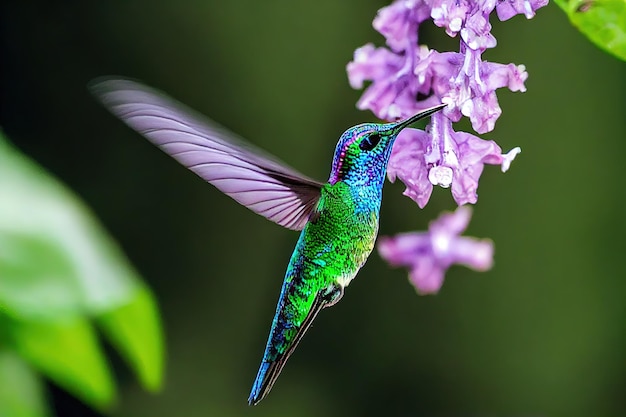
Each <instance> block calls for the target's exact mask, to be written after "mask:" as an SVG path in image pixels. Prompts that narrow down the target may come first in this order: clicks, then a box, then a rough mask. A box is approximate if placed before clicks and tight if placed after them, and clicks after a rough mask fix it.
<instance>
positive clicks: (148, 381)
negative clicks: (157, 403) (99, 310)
mask: <svg viewBox="0 0 626 417" xmlns="http://www.w3.org/2000/svg"><path fill="white" fill-rule="evenodd" d="M98 324H100V326H101V327H102V329H103V331H104V333H105V335H106V336H107V337H108V339H109V340H110V341H111V343H112V344H113V345H114V346H115V347H116V348H117V349H118V350H119V351H120V353H121V354H122V356H124V358H125V359H126V360H127V361H128V363H129V364H130V365H131V366H132V367H133V369H134V370H135V372H136V373H137V376H138V377H139V380H140V381H141V383H142V384H143V386H144V387H145V388H146V389H148V390H151V391H156V390H158V389H159V388H160V387H161V383H162V381H161V380H162V375H163V336H162V334H161V327H160V325H159V315H158V310H157V306H156V303H155V302H154V299H153V298H152V296H151V295H150V293H149V292H148V291H147V289H145V288H141V289H139V290H138V291H137V292H136V293H135V296H134V297H133V299H132V301H131V302H129V303H128V304H126V305H123V306H121V307H118V308H116V309H115V310H112V311H109V312H107V313H104V314H102V315H101V316H100V318H99V319H98Z"/></svg>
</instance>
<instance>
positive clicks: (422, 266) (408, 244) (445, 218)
mask: <svg viewBox="0 0 626 417" xmlns="http://www.w3.org/2000/svg"><path fill="white" fill-rule="evenodd" d="M471 217H472V210H471V209H470V208H469V207H459V208H457V210H456V211H455V212H453V213H444V214H442V215H441V216H440V217H439V218H438V219H437V220H435V221H433V222H432V223H431V224H430V226H429V230H428V232H423V233H419V232H414V233H403V234H399V235H396V236H394V237H382V238H381V239H380V241H379V242H378V252H379V253H380V256H382V258H383V259H385V260H386V261H387V262H389V264H391V265H392V266H405V267H408V268H409V279H410V281H411V283H412V284H413V285H414V286H415V288H416V289H417V291H418V292H419V293H420V294H434V293H437V292H438V291H439V289H440V288H441V286H442V285H443V279H444V275H445V272H446V270H447V269H448V268H449V267H450V266H451V265H453V264H460V265H465V266H467V267H469V268H472V269H474V270H477V271H486V270H488V269H490V268H491V266H492V265H493V243H492V242H491V241H490V240H489V239H483V240H479V239H475V238H471V237H464V236H460V234H461V233H463V232H464V231H465V229H466V228H467V225H468V224H469V221H470V218H471Z"/></svg>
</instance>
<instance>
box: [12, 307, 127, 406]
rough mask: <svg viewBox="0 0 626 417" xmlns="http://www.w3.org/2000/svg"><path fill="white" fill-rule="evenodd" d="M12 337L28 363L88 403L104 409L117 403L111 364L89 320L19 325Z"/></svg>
mask: <svg viewBox="0 0 626 417" xmlns="http://www.w3.org/2000/svg"><path fill="white" fill-rule="evenodd" d="M10 336H11V343H12V345H13V347H14V348H15V350H16V351H17V352H18V353H19V354H20V355H21V356H22V357H23V358H24V359H26V360H27V361H28V362H29V363H31V364H32V365H33V366H34V367H35V368H37V369H38V370H40V371H41V372H42V373H43V374H44V375H46V376H47V377H49V378H50V379H51V380H53V381H55V382H56V383H57V384H59V386H61V387H64V388H65V389H67V390H68V391H69V392H72V393H74V394H75V395H76V396H78V397H80V398H81V399H82V400H83V401H85V402H86V403H88V404H91V405H93V406H96V407H98V408H100V409H104V408H105V407H106V406H107V405H109V404H111V403H112V402H113V400H114V399H115V387H114V385H113V379H112V377H111V374H110V372H109V369H108V366H107V362H106V360H105V358H104V355H103V353H102V351H101V349H100V346H99V344H98V339H97V337H96V333H95V331H94V329H93V327H92V325H91V324H90V323H89V321H87V320H86V319H83V318H79V317H75V318H67V319H64V320H63V321H59V322H50V321H45V322H36V321H28V322H27V321H16V322H14V323H11V328H10Z"/></svg>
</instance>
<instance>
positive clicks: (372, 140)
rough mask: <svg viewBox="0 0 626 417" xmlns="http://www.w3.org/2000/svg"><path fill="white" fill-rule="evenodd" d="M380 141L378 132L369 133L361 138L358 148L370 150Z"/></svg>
mask: <svg viewBox="0 0 626 417" xmlns="http://www.w3.org/2000/svg"><path fill="white" fill-rule="evenodd" d="M378 142H380V135H379V134H378V133H372V134H371V135H369V136H367V137H365V138H363V140H362V141H361V143H359V148H361V150H364V151H371V150H372V149H374V148H375V147H376V145H378Z"/></svg>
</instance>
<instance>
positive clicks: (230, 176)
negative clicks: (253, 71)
mask: <svg viewBox="0 0 626 417" xmlns="http://www.w3.org/2000/svg"><path fill="white" fill-rule="evenodd" d="M91 91H92V92H93V93H94V94H95V95H96V97H98V98H99V99H100V100H101V101H102V103H103V104H104V105H105V106H106V107H107V108H108V109H109V110H110V111H111V112H112V113H113V114H114V115H116V116H117V117H119V118H120V119H122V120H123V121H124V122H125V123H126V124H128V125H129V126H130V127H131V128H133V129H135V130H136V131H137V132H139V133H140V134H142V135H143V136H145V137H146V138H148V139H149V140H150V141H151V142H152V143H154V144H155V145H157V146H158V147H160V148H161V149H162V150H163V151H165V152H166V153H168V154H169V155H171V156H172V157H173V158H175V159H176V160H178V162H180V163H181V164H183V165H184V166H186V167H187V168H189V169H190V170H191V171H193V172H195V173H196V174H197V175H198V176H200V177H201V178H203V179H204V180H206V181H207V182H209V183H211V184H212V185H213V186H215V187H216V188H218V189H219V190H220V191H222V192H223V193H225V194H226V195H228V196H230V197H232V198H233V199H234V200H236V201H237V202H239V203H240V204H242V205H244V206H246V207H248V208H249V209H250V210H252V211H254V212H255V213H258V214H260V215H262V216H264V217H266V218H267V219H269V220H271V221H273V222H275V223H277V224H279V225H281V226H284V227H287V228H289V229H293V230H301V229H302V228H304V225H305V224H306V222H307V220H308V218H309V216H310V214H311V212H312V211H313V210H315V207H316V206H317V202H318V200H319V196H320V190H321V187H322V184H321V183H320V182H317V181H315V180H312V179H310V178H308V177H306V176H304V175H302V174H301V173H299V172H298V171H296V170H295V169H293V168H290V167H289V166H287V165H286V164H284V163H283V162H280V161H279V160H277V159H276V158H274V157H272V156H271V155H269V154H267V153H265V152H263V151H262V150H260V149H258V148H255V147H254V146H252V145H251V144H249V143H247V142H246V141H244V140H243V139H240V138H238V137H237V136H236V135H234V134H233V133H231V132H229V131H228V130H226V129H225V128H223V127H221V126H219V125H218V124H217V123H215V122H213V121H210V120H208V119H206V118H204V117H202V116H201V115H199V114H197V113H195V112H194V111H193V110H191V109H189V108H187V107H185V106H184V105H182V104H180V103H178V102H176V101H174V100H173V99H170V98H168V97H167V96H166V95H165V94H163V93H161V92H159V91H157V90H154V89H152V88H149V87H146V86H144V85H142V84H140V83H138V82H135V81H131V80H124V79H102V80H97V81H96V82H94V83H92V85H91Z"/></svg>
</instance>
